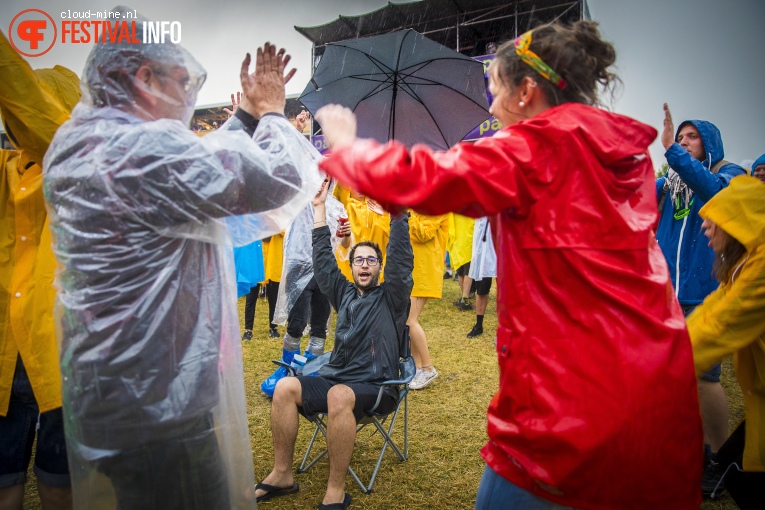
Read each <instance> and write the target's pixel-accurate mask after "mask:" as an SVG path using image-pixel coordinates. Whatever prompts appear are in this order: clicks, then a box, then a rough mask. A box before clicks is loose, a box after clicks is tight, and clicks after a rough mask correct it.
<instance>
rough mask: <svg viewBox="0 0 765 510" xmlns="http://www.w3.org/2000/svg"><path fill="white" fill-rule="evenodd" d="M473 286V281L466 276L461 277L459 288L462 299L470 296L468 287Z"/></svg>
mask: <svg viewBox="0 0 765 510" xmlns="http://www.w3.org/2000/svg"><path fill="white" fill-rule="evenodd" d="M471 285H473V279H472V278H471V277H469V276H467V275H465V276H464V277H462V280H461V281H460V286H461V288H462V297H463V298H465V299H467V298H468V296H470V286H471Z"/></svg>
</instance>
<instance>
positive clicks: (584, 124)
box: [518, 103, 658, 168]
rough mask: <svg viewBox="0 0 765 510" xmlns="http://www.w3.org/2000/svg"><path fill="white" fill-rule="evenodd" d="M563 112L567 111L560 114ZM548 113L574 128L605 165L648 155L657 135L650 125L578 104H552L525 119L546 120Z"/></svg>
mask: <svg viewBox="0 0 765 510" xmlns="http://www.w3.org/2000/svg"><path fill="white" fill-rule="evenodd" d="M554 112H558V113H557V114H556V113H554ZM563 112H566V113H565V114H563V115H561V113H563ZM549 115H555V116H556V119H555V122H556V124H558V125H559V127H561V128H562V129H563V130H565V131H568V130H571V129H575V130H577V131H578V132H579V133H580V134H581V135H582V136H583V137H584V139H585V140H586V141H587V145H588V146H589V148H590V149H591V150H592V151H593V152H594V153H595V156H596V157H597V158H598V160H599V161H600V162H601V163H602V164H603V165H604V166H605V167H608V168H614V167H618V166H619V165H620V164H621V163H628V164H629V165H630V166H631V165H633V159H634V158H636V157H638V158H642V157H648V155H647V150H648V146H649V145H651V143H652V142H653V141H654V140H655V139H656V136H657V134H658V132H657V131H656V129H654V128H653V127H651V126H649V125H647V124H643V123H642V122H639V121H637V120H635V119H633V118H630V117H626V116H624V115H619V114H617V113H612V112H609V111H606V110H603V109H600V108H596V107H593V106H588V105H584V104H579V103H566V104H563V105H560V106H555V107H553V108H550V109H549V110H547V111H546V112H544V113H542V114H541V115H537V116H536V117H533V118H532V119H529V120H528V121H524V122H531V123H533V122H536V121H540V122H544V121H547V122H549V121H548V120H547V117H548V116H549ZM518 125H520V124H518Z"/></svg>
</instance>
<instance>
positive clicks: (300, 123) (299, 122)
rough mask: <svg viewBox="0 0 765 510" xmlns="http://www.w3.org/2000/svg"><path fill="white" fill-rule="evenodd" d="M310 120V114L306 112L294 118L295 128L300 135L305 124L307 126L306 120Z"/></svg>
mask: <svg viewBox="0 0 765 510" xmlns="http://www.w3.org/2000/svg"><path fill="white" fill-rule="evenodd" d="M310 118H311V114H310V113H308V112H307V111H305V110H303V111H302V112H300V113H299V114H298V116H297V117H295V127H296V128H297V130H298V131H300V132H301V133H302V132H303V130H304V129H305V126H306V124H308V120H309V119H310Z"/></svg>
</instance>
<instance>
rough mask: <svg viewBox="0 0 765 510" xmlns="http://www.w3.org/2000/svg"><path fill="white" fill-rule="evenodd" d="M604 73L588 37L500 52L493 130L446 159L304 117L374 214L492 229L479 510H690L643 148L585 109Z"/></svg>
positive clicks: (688, 413) (571, 30) (696, 420)
mask: <svg viewBox="0 0 765 510" xmlns="http://www.w3.org/2000/svg"><path fill="white" fill-rule="evenodd" d="M615 59H616V53H615V50H614V48H613V46H612V45H611V44H610V43H608V42H605V41H604V40H603V39H601V37H600V33H599V31H598V28H597V23H595V22H592V21H578V22H576V23H574V24H573V25H571V26H569V27H566V26H562V25H559V24H550V25H543V26H540V27H537V28H535V29H533V30H532V31H530V32H527V33H525V34H523V35H521V36H520V37H518V38H517V39H516V40H515V41H512V42H508V43H506V44H504V45H503V46H502V47H501V48H500V49H499V50H498V52H497V54H496V57H495V59H494V61H493V63H492V64H491V67H490V90H491V93H492V95H493V96H494V102H493V104H492V106H491V113H492V114H493V115H494V116H495V117H496V118H497V119H499V121H500V122H502V124H503V126H504V127H503V129H502V130H501V131H499V132H498V133H497V134H496V135H495V136H494V137H492V138H487V139H482V140H479V141H477V142H475V143H474V144H470V143H459V144H457V145H456V146H454V147H452V148H451V149H450V150H449V151H446V152H433V151H431V150H429V149H428V148H426V147H424V146H420V145H416V146H414V147H413V148H412V149H411V150H407V148H406V147H404V146H403V145H401V144H399V143H397V142H391V143H389V144H387V145H380V144H378V143H376V142H374V141H371V140H355V119H354V117H353V115H352V114H351V112H350V111H348V110H344V109H342V108H341V107H339V106H328V107H326V108H327V109H326V110H324V111H319V112H318V113H317V115H316V118H317V120H318V121H319V122H320V123H321V126H322V128H323V130H324V134H325V136H326V139H327V140H328V141H329V142H330V143H332V144H333V150H332V155H331V156H329V158H328V159H327V160H326V161H324V162H323V163H322V164H321V165H320V166H321V168H322V169H324V170H325V171H326V172H327V173H329V174H330V175H332V176H334V177H336V178H337V179H338V180H339V181H340V182H343V183H344V184H345V185H347V186H350V187H353V188H356V189H358V190H359V191H360V192H362V193H366V194H368V195H369V196H371V197H372V198H374V199H375V200H377V201H378V202H380V204H381V205H382V206H383V207H384V208H385V209H387V210H390V211H395V210H397V209H400V208H401V207H404V206H408V207H411V208H413V209H415V210H417V211H422V212H425V213H427V214H442V213H446V212H450V211H453V212H457V213H459V214H463V215H467V216H470V217H474V218H478V217H481V216H489V218H490V222H491V232H492V236H493V238H494V245H495V247H496V250H497V254H498V260H497V266H498V267H497V271H498V274H497V282H498V287H499V288H498V292H497V296H498V297H497V301H498V302H497V310H498V316H499V328H498V332H497V347H496V348H497V358H498V362H499V389H498V391H497V393H496V394H495V396H494V398H493V399H492V401H491V404H490V405H489V410H488V436H489V441H488V443H487V444H486V446H485V447H484V449H483V450H482V454H483V458H484V460H485V461H486V464H487V468H486V470H485V472H484V478H483V480H482V481H481V485H480V487H479V489H478V496H477V502H476V508H479V509H489V508H508V509H513V508H519V509H520V508H532V507H533V508H558V507H559V505H563V506H566V507H575V508H583V509H607V508H621V509H643V508H654V509H657V508H665V509H695V508H697V507H698V505H699V503H700V502H701V494H700V491H699V483H700V477H701V470H700V469H699V470H694V469H689V466H695V465H700V464H701V461H702V460H701V457H702V448H701V444H702V434H701V420H700V416H699V407H698V400H697V393H696V391H697V390H696V380H695V374H694V372H693V362H692V354H691V345H690V341H689V339H688V333H687V330H686V328H685V321H684V320H683V315H682V311H681V310H680V307H679V306H678V304H677V300H675V299H674V298H673V297H672V293H671V284H670V279H669V274H668V271H667V266H666V263H665V262H664V260H663V258H662V256H661V250H660V248H659V246H658V244H657V243H656V240H655V238H654V234H653V228H654V226H655V223H656V200H655V194H654V189H653V186H654V176H653V165H652V164H651V160H650V156H649V155H648V146H649V145H650V144H651V142H652V141H653V140H654V138H655V137H656V135H657V132H656V130H655V129H653V128H652V127H650V126H647V125H645V124H641V123H640V122H638V121H636V120H634V119H631V118H628V117H624V116H622V115H617V114H614V113H610V112H607V111H605V110H603V109H600V108H597V107H595V106H594V105H596V104H597V103H598V88H599V87H598V86H599V85H604V86H607V85H609V84H612V83H613V80H614V79H615V76H614V75H613V74H612V72H611V71H610V67H611V66H612V65H613V64H614V62H615ZM453 390H454V391H459V388H457V387H456V386H455V387H454V388H453ZM455 411H456V410H455Z"/></svg>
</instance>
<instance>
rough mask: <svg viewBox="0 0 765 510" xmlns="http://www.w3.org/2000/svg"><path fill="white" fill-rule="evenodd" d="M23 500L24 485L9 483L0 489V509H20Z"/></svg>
mask: <svg viewBox="0 0 765 510" xmlns="http://www.w3.org/2000/svg"><path fill="white" fill-rule="evenodd" d="M23 502H24V486H23V485H21V484H18V485H11V486H10V487H3V488H2V489H0V510H21V509H22V508H23V504H22V503H23Z"/></svg>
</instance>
